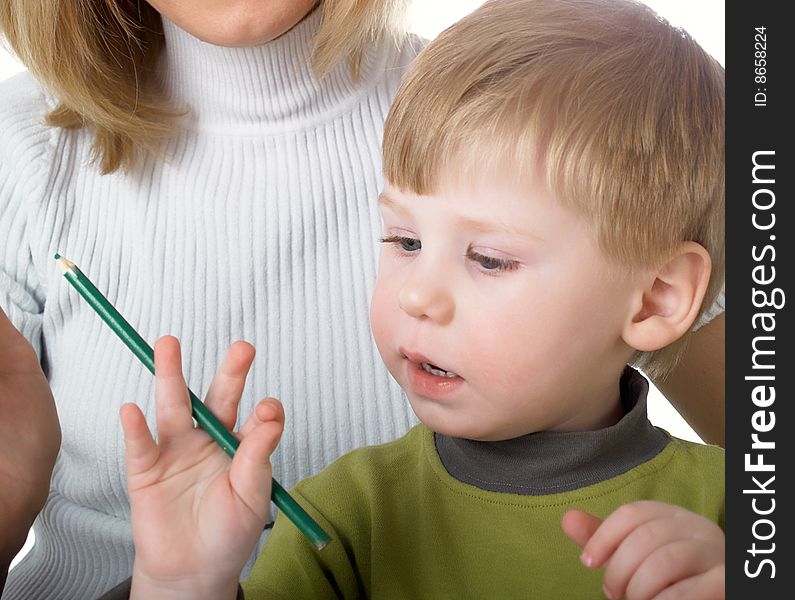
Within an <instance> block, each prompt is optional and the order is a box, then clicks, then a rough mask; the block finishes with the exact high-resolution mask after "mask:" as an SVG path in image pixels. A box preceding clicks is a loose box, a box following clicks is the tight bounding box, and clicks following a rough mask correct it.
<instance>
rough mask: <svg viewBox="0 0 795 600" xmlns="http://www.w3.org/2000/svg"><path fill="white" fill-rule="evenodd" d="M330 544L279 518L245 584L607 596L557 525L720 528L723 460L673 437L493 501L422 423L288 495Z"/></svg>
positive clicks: (293, 592)
mask: <svg viewBox="0 0 795 600" xmlns="http://www.w3.org/2000/svg"><path fill="white" fill-rule="evenodd" d="M291 494H293V496H294V497H295V499H296V500H297V501H298V502H299V503H300V504H301V505H302V506H303V507H304V508H306V509H307V510H308V512H309V513H310V514H312V516H313V517H314V518H315V519H317V520H318V522H319V523H320V524H321V525H322V526H323V527H324V528H325V529H326V531H328V532H329V533H330V534H331V536H332V537H333V538H334V539H333V541H332V543H331V544H329V545H328V546H327V547H326V548H325V549H324V550H323V551H320V552H318V551H316V550H315V549H314V547H313V546H312V545H311V544H310V543H309V542H308V541H307V540H306V539H305V538H304V537H303V535H302V534H301V533H300V532H299V531H298V530H297V529H296V528H295V526H294V525H293V524H292V523H291V522H290V521H288V520H287V519H285V518H283V517H280V518H278V519H277V521H276V525H275V527H274V530H273V532H272V533H271V535H270V538H269V539H268V541H267V542H266V544H265V547H264V549H263V552H262V554H261V555H260V557H259V558H258V560H257V563H256V565H255V566H254V569H253V570H252V572H251V576H250V578H249V579H248V581H246V582H244V583H243V589H244V591H245V597H246V599H247V600H252V599H256V598H289V599H304V598H306V599H314V598H336V597H342V598H377V599H382V598H387V599H391V598H396V599H403V598H422V599H425V598H428V599H433V600H437V599H444V598H456V599H461V598H476V599H481V598H500V599H509V598H539V599H543V600H550V599H552V600H555V599H558V598H561V599H562V598H565V599H566V600H569V599H571V600H576V599H578V598H584V599H585V598H587V599H593V598H602V597H603V595H602V593H601V585H602V573H601V571H591V570H588V569H586V568H585V567H584V566H583V565H582V564H581V563H580V560H579V554H580V549H579V548H578V547H577V546H576V545H575V544H574V543H573V542H571V541H570V540H569V539H568V538H567V537H566V535H565V534H564V533H563V530H562V529H561V527H560V520H561V517H562V516H563V513H564V512H566V510H568V509H570V508H579V509H582V510H586V511H588V512H591V513H593V514H595V515H597V516H600V517H605V516H607V515H608V514H610V513H611V512H613V510H615V509H616V508H617V507H619V506H620V505H622V504H626V503H627V502H633V501H636V500H641V499H650V500H659V501H662V502H668V503H671V504H676V505H679V506H682V507H684V508H686V509H688V510H691V511H693V512H696V513H699V514H702V515H704V516H705V517H707V518H709V519H711V520H713V521H715V522H716V523H718V524H719V525H720V526H721V527H723V526H724V453H723V450H722V449H720V448H717V447H714V446H704V445H701V444H694V443H690V442H685V441H682V440H678V439H672V440H671V442H670V443H669V444H668V445H667V446H666V447H665V448H664V449H663V450H662V451H661V452H660V453H659V454H657V455H656V456H654V457H653V458H651V459H650V460H648V461H646V462H644V463H642V464H640V465H639V466H636V467H634V468H632V469H631V470H629V471H627V472H625V473H622V474H621V475H618V476H615V477H612V478H610V479H607V480H605V481H601V482H599V483H595V484H591V485H586V486H584V487H581V488H578V489H574V490H571V491H566V492H563V493H557V494H545V495H536V496H528V495H518V494H510V493H503V492H492V491H486V490H483V489H480V488H478V487H475V486H473V485H469V484H466V483H462V482H461V481H458V480H457V479H455V478H454V477H452V476H451V475H450V474H449V473H448V472H447V471H446V470H445V468H444V466H443V465H442V463H441V461H440V459H439V456H438V454H437V452H436V449H435V446H434V438H433V433H432V432H431V431H430V430H428V429H427V428H426V427H425V426H423V425H418V426H416V427H414V428H413V429H412V430H411V431H410V432H409V433H408V434H407V435H406V436H404V437H403V438H401V439H399V440H397V441H395V442H392V443H389V444H384V445H381V446H373V447H368V448H363V449H360V450H355V451H354V452H351V453H349V454H347V455H345V456H343V457H342V458H340V459H339V460H337V461H336V462H334V463H333V464H332V465H330V466H329V467H328V468H326V469H324V470H323V471H322V472H320V473H319V474H318V475H316V476H314V477H310V478H308V479H305V480H304V481H302V482H301V483H299V484H298V485H297V486H296V487H295V488H294V489H293V491H292V492H291Z"/></svg>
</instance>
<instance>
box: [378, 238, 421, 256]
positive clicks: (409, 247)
mask: <svg viewBox="0 0 795 600" xmlns="http://www.w3.org/2000/svg"><path fill="white" fill-rule="evenodd" d="M381 243H382V244H395V245H399V246H400V248H401V250H403V251H404V252H415V251H417V250H419V249H420V248H422V242H421V241H420V240H418V239H416V238H410V237H404V236H400V235H388V236H386V237H383V238H381Z"/></svg>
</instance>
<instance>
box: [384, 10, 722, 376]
mask: <svg viewBox="0 0 795 600" xmlns="http://www.w3.org/2000/svg"><path fill="white" fill-rule="evenodd" d="M723 156H724V70H723V68H722V67H721V66H720V64H719V63H718V62H717V61H715V60H714V59H713V58H712V57H710V56H709V55H708V54H706V52H704V50H702V49H701V48H700V47H699V45H698V44H697V43H696V42H695V41H694V40H693V39H692V38H691V37H690V36H689V35H688V34H687V33H685V32H684V31H682V30H681V29H676V28H674V27H672V26H670V25H669V24H668V23H667V22H665V21H664V20H663V19H661V18H660V17H658V16H657V15H656V14H655V13H654V12H652V11H651V10H650V9H649V8H647V7H646V6H644V5H642V4H640V3H637V2H633V1H631V0H492V1H490V2H487V3H486V4H484V5H483V6H482V7H481V8H479V9H478V10H476V11H475V12H474V13H473V14H471V15H470V16H468V17H466V18H465V19H463V20H462V21H460V22H459V23H457V24H456V25H454V26H453V27H451V28H450V29H448V30H447V31H445V32H443V33H442V34H441V35H440V36H439V37H438V38H437V39H436V40H435V41H434V42H433V43H431V44H430V45H429V46H428V47H427V48H426V49H425V50H424V51H423V52H422V53H421V54H420V56H419V57H418V58H417V60H416V61H415V63H414V64H413V65H412V67H411V68H410V69H409V72H408V73H407V75H406V77H405V78H404V80H403V83H402V85H401V87H400V89H399V91H398V94H397V97H396V100H395V102H394V104H393V106H392V110H391V112H390V114H389V116H388V117H387V122H386V126H385V132H384V176H385V178H386V179H387V180H389V181H390V182H391V183H392V184H394V185H396V186H398V187H400V188H403V189H407V190H412V191H414V192H415V193H418V194H429V193H433V192H434V191H436V189H435V188H436V187H437V186H438V185H439V181H440V178H441V177H442V176H444V175H447V174H453V172H454V170H456V171H455V172H457V173H472V172H474V173H484V172H485V173H487V174H488V173H496V172H497V169H491V167H496V166H498V165H502V166H503V169H504V165H506V164H507V165H510V166H511V167H514V168H515V169H516V171H517V172H519V177H521V176H522V173H525V174H529V173H532V172H535V165H538V164H540V165H541V168H542V169H543V171H542V173H544V174H545V176H546V181H547V184H548V185H549V187H550V189H551V190H552V191H553V192H554V193H555V194H556V196H557V197H558V198H559V199H560V200H561V202H563V203H564V204H565V205H566V206H569V207H571V208H573V209H574V210H576V211H577V212H578V213H580V214H581V215H583V216H584V217H585V218H586V220H587V222H588V223H590V224H591V225H592V227H593V229H594V232H595V234H596V236H597V238H598V240H599V244H600V247H601V248H602V250H603V251H604V252H605V254H606V255H607V256H609V257H611V258H614V259H616V260H618V261H621V262H622V263H623V264H626V265H629V266H630V267H632V268H635V267H648V266H661V265H662V264H664V261H665V260H666V259H667V258H669V257H670V256H671V255H672V253H673V252H674V251H675V249H676V248H677V247H678V246H679V245H680V244H681V243H682V242H684V241H688V240H692V241H695V242H698V243H699V244H701V245H702V246H704V247H705V248H706V249H707V251H708V252H709V254H710V256H711V258H712V274H711V279H710V283H709V288H708V290H707V293H706V296H705V298H704V303H703V305H702V309H701V312H703V311H704V310H705V309H706V308H708V307H709V306H710V305H711V304H712V303H713V302H714V300H715V298H716V296H717V294H718V292H719V290H720V287H721V284H722V282H723V277H724V242H723V240H724V223H723V215H724V208H723V207H724V176H723V173H724V166H723ZM540 293H543V292H542V291H540ZM685 337H687V336H685ZM684 342H685V339H684V338H683V339H680V340H678V341H677V342H675V343H674V344H672V345H670V346H668V347H666V348H663V349H661V350H657V351H656V352H651V353H638V355H637V356H636V357H635V360H634V361H633V362H634V364H635V365H636V366H638V367H640V368H642V369H644V370H645V371H646V372H648V373H649V374H650V375H653V376H662V375H665V374H666V373H667V372H669V371H670V369H671V368H672V367H673V366H674V364H675V363H676V360H677V358H678V356H679V354H680V353H681V351H682V349H683V344H684Z"/></svg>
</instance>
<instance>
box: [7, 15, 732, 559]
mask: <svg viewBox="0 0 795 600" xmlns="http://www.w3.org/2000/svg"><path fill="white" fill-rule="evenodd" d="M643 1H644V3H645V4H647V5H649V6H650V7H652V8H653V9H654V10H655V11H657V12H658V13H659V14H660V15H662V16H663V17H665V18H666V19H668V20H669V21H670V22H671V23H672V24H673V25H676V26H678V27H682V28H684V29H685V30H687V31H688V32H689V33H690V34H691V35H692V36H693V37H694V38H695V39H696V40H698V42H699V43H700V44H701V46H702V47H703V48H704V49H705V50H706V51H707V52H709V53H710V54H711V55H712V56H714V57H715V58H716V59H717V60H718V61H719V62H720V63H721V64H725V62H724V50H725V36H724V33H725V31H724V30H725V26H724V24H725V12H724V0H643ZM481 4H483V0H434V1H428V0H415V1H414V2H413V5H412V8H411V10H410V13H409V19H410V25H411V29H412V31H415V32H417V33H418V34H420V35H422V36H423V37H425V38H428V39H431V38H433V37H435V36H436V35H437V34H438V33H439V32H440V31H442V30H443V29H445V28H446V27H448V26H449V25H451V24H452V23H454V22H455V21H456V20H458V19H460V18H461V17H463V16H464V15H466V14H468V13H469V12H471V11H472V10H474V9H476V8H477V7H478V6H480V5H481ZM23 69H24V67H23V65H22V64H20V63H19V61H17V60H16V59H15V58H14V57H13V56H12V55H11V54H10V52H8V51H7V50H6V49H5V48H4V47H0V80H3V79H6V78H8V77H10V76H12V75H14V74H16V73H19V72H20V71H22V70H23ZM0 102H2V99H0ZM649 418H650V419H651V421H652V422H653V423H654V424H655V425H659V426H660V427H662V428H664V429H666V430H667V431H668V432H670V433H671V434H673V435H675V436H677V437H681V438H684V439H688V440H694V441H701V440H700V438H699V437H698V436H697V435H696V433H695V432H694V431H693V430H692V429H691V428H690V427H689V426H688V425H687V423H685V421H684V420H683V419H682V418H681V417H680V416H679V414H678V413H677V412H676V411H675V410H674V409H673V408H672V407H671V405H670V404H668V402H667V401H666V400H665V398H663V397H662V395H661V394H660V392H659V391H658V390H657V389H656V388H652V390H651V393H650V395H649ZM32 541H33V540H32V536H31V537H29V539H28V542H27V543H26V544H25V548H23V549H22V552H21V553H20V555H19V556H18V557H17V559H15V561H18V560H19V558H21V557H22V556H23V555H24V554H25V553H26V552H27V550H28V549H29V548H30V546H31V544H32ZM13 564H15V563H12V566H13Z"/></svg>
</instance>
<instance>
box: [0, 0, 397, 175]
mask: <svg viewBox="0 0 795 600" xmlns="http://www.w3.org/2000/svg"><path fill="white" fill-rule="evenodd" d="M406 2H407V0H387V1H384V0H320V1H319V4H320V6H319V7H318V10H322V11H323V16H322V22H321V26H320V29H319V30H318V32H317V35H316V38H315V51H314V58H313V67H314V69H315V71H316V73H317V74H318V76H322V75H324V74H326V73H328V72H329V71H330V70H331V69H333V68H334V67H335V66H336V65H337V64H339V63H340V62H342V61H347V62H348V65H349V67H350V69H351V73H352V74H353V76H354V77H357V76H358V74H359V67H360V64H361V60H362V57H363V56H364V53H365V51H366V50H367V48H368V47H369V46H370V45H372V44H374V43H376V42H377V41H379V40H381V39H383V38H385V37H387V36H396V37H398V36H400V35H401V34H402V32H403V29H402V17H403V13H404V10H405V6H406ZM0 34H2V36H4V37H5V38H6V40H7V41H8V43H9V44H10V46H11V49H12V50H13V51H14V53H15V54H16V55H17V56H18V57H19V59H20V60H21V61H22V62H23V63H25V65H26V66H27V67H28V68H29V69H30V70H31V72H32V73H33V74H34V75H35V76H36V77H37V78H38V79H39V80H40V81H41V82H42V83H43V84H44V85H45V86H46V87H47V88H48V89H49V90H50V92H51V93H52V94H53V95H54V96H55V98H56V99H57V101H58V105H57V106H56V108H55V109H54V110H52V111H51V112H50V113H49V114H48V115H47V122H48V124H50V125H54V126H56V127H66V128H78V127H88V128H90V129H92V130H93V131H94V132H95V143H94V157H95V158H96V159H97V160H98V162H99V165H100V168H101V170H102V172H103V173H109V172H112V171H116V170H117V169H119V168H120V167H121V168H124V169H128V168H130V167H131V166H132V165H133V164H134V163H135V161H136V159H137V158H138V157H139V155H140V153H141V152H142V151H152V152H156V151H157V147H158V142H159V141H160V140H162V139H163V138H164V137H166V136H168V135H169V134H170V133H171V132H172V130H173V126H174V119H175V118H176V117H178V116H179V114H178V113H176V112H175V111H174V110H173V109H172V108H171V107H170V106H168V105H167V104H166V103H165V102H164V100H163V99H162V98H160V97H159V96H158V94H157V92H156V90H155V88H154V85H153V84H154V82H153V77H152V74H153V70H154V66H155V63H156V60H157V57H158V55H159V53H160V50H161V49H162V47H163V41H164V40H163V25H162V21H161V19H160V15H159V14H158V13H157V11H155V9H154V8H152V7H151V6H150V5H149V4H148V3H147V2H145V1H144V0H141V1H140V2H130V1H128V0H2V2H1V3H0Z"/></svg>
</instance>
